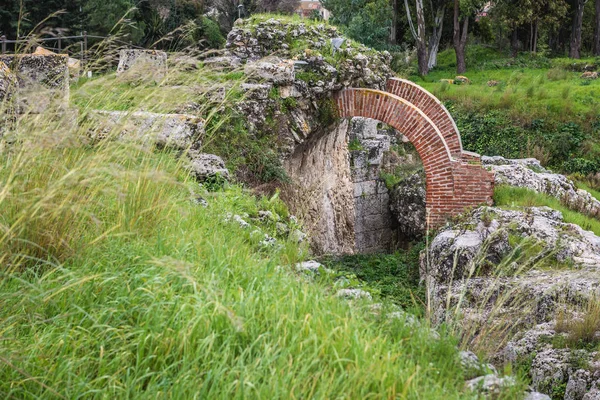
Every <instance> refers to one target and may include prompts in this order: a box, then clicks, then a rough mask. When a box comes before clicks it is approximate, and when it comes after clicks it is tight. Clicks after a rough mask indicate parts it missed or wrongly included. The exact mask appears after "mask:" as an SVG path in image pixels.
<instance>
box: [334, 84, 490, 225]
mask: <svg viewBox="0 0 600 400" xmlns="http://www.w3.org/2000/svg"><path fill="white" fill-rule="evenodd" d="M388 90H390V92H384V91H379V90H372V89H354V88H349V89H344V90H342V91H340V92H338V93H337V94H336V98H335V100H336V103H337V106H338V109H339V114H340V117H342V118H350V117H366V118H372V119H376V120H379V121H382V122H384V123H386V124H388V125H391V126H392V127H394V128H395V129H397V130H398V131H400V132H401V133H402V134H404V135H405V136H406V137H407V138H408V139H409V140H410V141H411V142H412V143H413V145H414V146H415V147H416V149H417V152H418V153H419V156H420V157H421V160H422V161H423V166H424V168H425V174H426V176H427V196H426V204H427V214H428V219H429V224H430V226H431V227H433V228H437V227H440V226H442V225H443V224H444V223H445V221H446V219H447V218H448V217H451V216H453V215H457V214H460V213H461V212H463V211H464V210H465V208H468V207H471V206H477V205H480V204H482V203H487V204H491V201H492V194H493V182H494V176H493V174H492V173H491V172H489V171H487V170H486V169H484V168H483V167H482V166H481V158H480V156H479V155H477V154H475V153H470V152H465V151H463V149H462V144H461V140H460V134H459V132H458V129H457V128H456V124H455V123H454V120H453V119H452V117H451V116H450V114H449V113H448V111H447V110H446V109H445V108H444V107H443V105H442V104H441V103H440V102H439V100H437V99H436V98H435V97H434V96H433V95H432V94H430V93H429V92H427V91H425V90H424V89H422V88H421V87H419V86H417V85H415V84H413V83H412V82H410V83H409V82H408V81H404V80H400V79H391V80H390V81H388ZM391 91H393V93H392V92H391ZM394 93H395V94H394ZM411 100H412V101H411ZM417 104H418V105H417Z"/></svg>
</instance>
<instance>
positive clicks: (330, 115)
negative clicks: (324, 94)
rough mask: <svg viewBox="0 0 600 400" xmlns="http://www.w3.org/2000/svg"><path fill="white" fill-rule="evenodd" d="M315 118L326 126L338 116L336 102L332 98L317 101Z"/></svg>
mask: <svg viewBox="0 0 600 400" xmlns="http://www.w3.org/2000/svg"><path fill="white" fill-rule="evenodd" d="M317 107H318V108H317V119H318V121H319V123H320V124H321V126H322V127H324V128H325V127H328V126H330V125H331V124H333V123H334V122H336V121H337V120H338V118H339V116H338V115H339V114H338V109H337V104H336V103H335V101H334V100H333V99H332V98H323V99H320V100H318V101H317Z"/></svg>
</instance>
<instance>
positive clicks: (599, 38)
mask: <svg viewBox="0 0 600 400" xmlns="http://www.w3.org/2000/svg"><path fill="white" fill-rule="evenodd" d="M594 55H595V56H600V0H596V24H595V25H594Z"/></svg>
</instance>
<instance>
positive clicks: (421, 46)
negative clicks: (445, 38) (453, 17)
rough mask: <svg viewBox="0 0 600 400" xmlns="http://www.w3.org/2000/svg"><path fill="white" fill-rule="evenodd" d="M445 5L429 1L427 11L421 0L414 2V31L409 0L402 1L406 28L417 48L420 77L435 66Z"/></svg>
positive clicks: (440, 0)
mask: <svg viewBox="0 0 600 400" xmlns="http://www.w3.org/2000/svg"><path fill="white" fill-rule="evenodd" d="M447 4H448V1H447V0H430V1H429V4H428V5H429V10H426V6H427V4H425V5H424V4H423V0H415V4H414V9H415V15H416V25H417V28H416V29H415V23H414V21H413V16H412V12H411V8H412V7H411V5H409V0H404V8H405V10H406V18H407V20H408V26H409V29H410V32H411V34H412V36H413V39H414V40H415V43H416V47H417V59H418V63H419V74H421V75H427V73H428V72H429V71H430V70H431V69H432V68H433V67H435V66H436V65H437V54H438V51H439V49H440V40H441V39H442V30H443V24H444V15H445V11H446V6H447ZM427 11H428V12H427ZM428 15H429V17H430V18H429V21H427V16H428ZM428 27H429V29H428Z"/></svg>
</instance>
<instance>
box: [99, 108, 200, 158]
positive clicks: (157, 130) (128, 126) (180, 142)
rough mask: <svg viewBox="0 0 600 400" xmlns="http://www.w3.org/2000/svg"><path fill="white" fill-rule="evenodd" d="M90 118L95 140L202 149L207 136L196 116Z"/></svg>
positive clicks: (121, 113)
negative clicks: (120, 140)
mask: <svg viewBox="0 0 600 400" xmlns="http://www.w3.org/2000/svg"><path fill="white" fill-rule="evenodd" d="M88 118H90V119H91V123H90V130H91V132H90V133H91V136H92V137H93V138H96V139H102V138H105V137H108V136H111V134H114V135H115V136H117V137H118V138H120V139H123V140H128V141H130V140H131V141H138V142H140V143H142V144H151V145H158V146H160V147H170V148H174V149H178V150H186V149H195V148H199V147H200V144H201V141H202V139H203V137H204V120H203V119H202V118H199V117H195V116H193V115H186V114H156V113H150V112H134V113H129V112H126V111H93V112H91V113H89V114H88Z"/></svg>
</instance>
